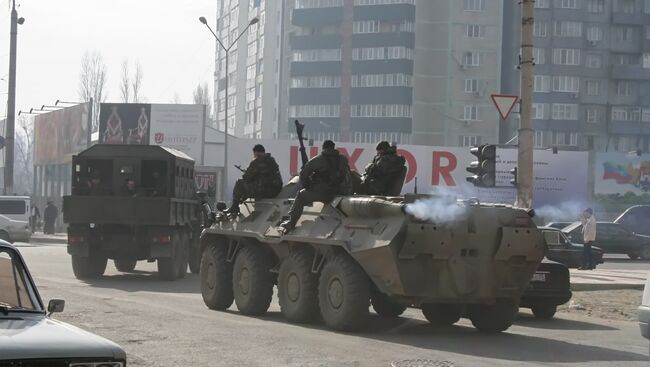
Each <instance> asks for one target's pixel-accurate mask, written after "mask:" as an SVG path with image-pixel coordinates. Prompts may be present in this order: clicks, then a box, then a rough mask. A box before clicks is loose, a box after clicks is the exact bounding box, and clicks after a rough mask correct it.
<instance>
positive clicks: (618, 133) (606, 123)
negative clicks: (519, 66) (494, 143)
mask: <svg viewBox="0 0 650 367" xmlns="http://www.w3.org/2000/svg"><path fill="white" fill-rule="evenodd" d="M535 8H536V9H535V26H534V35H535V40H534V45H535V49H534V54H535V63H536V66H535V84H534V91H535V93H534V97H533V100H534V104H533V119H534V120H533V121H534V128H535V146H536V147H538V148H545V147H552V146H558V147H574V148H577V149H588V150H599V151H605V150H608V151H622V152H627V151H631V150H635V149H637V148H640V149H643V150H645V151H647V150H648V148H649V147H648V144H649V143H650V0H536V2H535ZM520 16H521V15H520V9H519V5H518V4H517V3H516V2H512V3H510V4H509V5H508V6H507V7H506V9H505V19H506V21H505V23H504V24H505V27H504V43H503V44H504V48H503V52H504V55H508V56H507V57H506V58H505V59H504V63H503V71H502V75H503V89H504V91H507V92H513V93H515V94H518V89H519V79H518V78H519V73H516V72H512V71H514V70H515V68H516V62H517V52H518V50H519V42H520V41H519V31H520V24H521V19H520ZM517 124H518V120H517V118H516V117H515V118H513V119H511V121H510V122H509V124H508V125H507V127H506V128H504V129H503V130H502V133H501V140H502V141H507V140H509V138H510V137H512V136H514V135H515V134H516V127H517Z"/></svg>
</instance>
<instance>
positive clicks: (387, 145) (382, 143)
mask: <svg viewBox="0 0 650 367" xmlns="http://www.w3.org/2000/svg"><path fill="white" fill-rule="evenodd" d="M375 149H376V150H388V149H390V143H388V142H387V141H386V140H382V141H380V142H379V144H377V148H375Z"/></svg>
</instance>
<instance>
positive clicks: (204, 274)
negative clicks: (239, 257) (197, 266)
mask: <svg viewBox="0 0 650 367" xmlns="http://www.w3.org/2000/svg"><path fill="white" fill-rule="evenodd" d="M227 258H228V250H227V249H226V247H225V246H217V245H210V246H208V247H206V248H205V250H203V256H202V257H201V273H200V276H201V295H202V296H203V302H205V305H206V306H208V308H210V309H212V310H219V311H223V310H225V309H227V308H228V307H230V305H232V302H233V300H234V297H233V294H232V264H231V263H229V262H228V261H227Z"/></svg>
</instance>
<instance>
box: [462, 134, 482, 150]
mask: <svg viewBox="0 0 650 367" xmlns="http://www.w3.org/2000/svg"><path fill="white" fill-rule="evenodd" d="M458 138H459V139H458V140H459V142H458V143H459V145H460V146H461V147H473V146H477V145H479V144H481V137H480V136H476V135H461V136H459V137H458Z"/></svg>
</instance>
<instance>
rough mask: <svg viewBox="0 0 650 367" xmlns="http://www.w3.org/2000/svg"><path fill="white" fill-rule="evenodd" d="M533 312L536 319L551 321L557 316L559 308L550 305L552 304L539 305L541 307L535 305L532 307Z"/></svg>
mask: <svg viewBox="0 0 650 367" xmlns="http://www.w3.org/2000/svg"><path fill="white" fill-rule="evenodd" d="M531 309H532V311H533V315H535V317H536V318H538V319H542V320H550V319H552V318H553V316H555V313H556V312H557V306H556V305H550V304H539V305H534V306H532V307H531Z"/></svg>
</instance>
